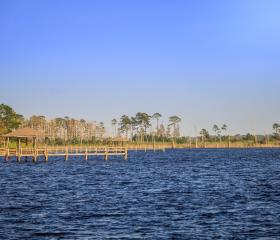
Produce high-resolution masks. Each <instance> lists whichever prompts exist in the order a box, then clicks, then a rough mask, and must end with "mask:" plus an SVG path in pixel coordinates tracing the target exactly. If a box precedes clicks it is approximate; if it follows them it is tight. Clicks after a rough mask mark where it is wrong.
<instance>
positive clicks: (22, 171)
mask: <svg viewBox="0 0 280 240" xmlns="http://www.w3.org/2000/svg"><path fill="white" fill-rule="evenodd" d="M279 186H280V150H276V149H274V150H269V149H267V150H254V149H253V150H227V149H226V150H216V149H212V150H174V151H173V150H170V151H167V152H166V153H152V152H151V153H144V152H137V153H130V157H129V160H128V161H124V160H123V158H122V157H120V158H118V157H116V158H111V159H110V160H109V161H107V162H106V161H104V160H102V158H98V159H96V158H92V159H89V161H84V160H83V159H82V158H70V159H69V161H68V162H65V161H64V160H63V159H62V158H61V159H60V158H51V159H49V162H48V163H45V162H43V161H41V162H40V161H39V162H38V163H36V164H33V163H31V162H27V163H24V162H22V163H20V164H19V163H16V162H15V161H12V162H8V163H5V162H4V161H3V159H1V162H0V187H1V188H0V238H1V239H15V238H29V239H32V238H33V239H89V238H97V239H98V238H100V239H110V238H115V239H143V238H145V239H164V238H166V239H172V238H173V239H191V238H192V239H213V238H224V239H228V238H233V237H235V238H238V239H240V238H241V239H248V238H262V237H267V238H277V237H279V236H280V187H279Z"/></svg>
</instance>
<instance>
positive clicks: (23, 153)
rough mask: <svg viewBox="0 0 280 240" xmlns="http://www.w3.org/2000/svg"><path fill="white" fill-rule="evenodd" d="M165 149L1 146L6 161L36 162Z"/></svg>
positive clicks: (158, 147)
mask: <svg viewBox="0 0 280 240" xmlns="http://www.w3.org/2000/svg"><path fill="white" fill-rule="evenodd" d="M149 150H150V151H154V152H155V151H159V150H162V151H165V147H163V146H155V145H145V146H126V147H107V146H102V147H100V146H99V147H97V146H45V147H36V148H32V147H20V148H0V157H4V159H5V160H6V161H8V160H9V159H10V158H16V159H17V161H18V162H20V161H21V160H22V158H25V159H27V158H28V157H30V158H32V161H33V162H36V161H37V160H38V158H39V157H41V158H44V159H45V161H46V162H47V161H48V159H49V157H55V156H60V157H63V158H64V159H65V160H66V161H67V160H68V159H69V157H71V156H82V157H84V159H85V160H88V158H89V157H91V156H103V157H104V159H105V160H108V159H109V157H110V156H122V157H123V158H124V159H125V160H127V158H128V152H129V151H145V152H146V151H149Z"/></svg>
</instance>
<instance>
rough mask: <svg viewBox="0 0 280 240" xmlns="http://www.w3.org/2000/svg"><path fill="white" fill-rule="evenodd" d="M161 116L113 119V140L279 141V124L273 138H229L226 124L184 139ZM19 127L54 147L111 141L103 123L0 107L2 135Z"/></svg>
mask: <svg viewBox="0 0 280 240" xmlns="http://www.w3.org/2000/svg"><path fill="white" fill-rule="evenodd" d="M162 117H163V116H162V115H161V114H160V113H158V112H157V113H154V114H151V115H150V114H148V113H145V112H138V113H136V114H135V115H134V116H127V115H122V116H121V117H120V118H119V119H116V118H114V119H112V120H111V126H112V128H113V132H114V133H113V136H111V137H112V138H126V139H128V140H130V141H137V142H152V141H161V142H162V141H166V142H171V141H175V142H177V143H187V142H190V141H191V140H193V139H194V138H195V139H196V140H197V139H198V140H200V141H201V142H205V141H208V142H220V143H221V142H222V141H228V140H229V137H230V140H231V141H254V142H267V141H268V140H269V139H272V140H273V139H274V140H280V124H279V123H274V124H273V125H272V130H273V133H272V134H270V135H259V136H256V135H253V134H250V133H248V134H246V135H239V134H237V135H234V136H229V134H228V126H227V125H226V124H223V125H222V126H218V125H217V124H214V125H213V128H212V134H211V133H209V131H208V130H207V129H205V128H203V129H201V130H200V131H199V132H198V133H199V135H198V136H195V137H184V136H181V133H180V123H181V121H182V119H181V118H180V117H179V116H176V115H174V116H170V117H169V118H168V123H167V124H166V125H164V124H163V121H161V119H162ZM19 127H31V128H33V129H37V130H40V131H42V132H44V133H45V134H46V135H47V136H49V139H50V141H51V142H53V143H54V144H65V143H70V144H82V143H89V144H90V143H96V142H98V141H104V139H107V140H108V135H107V136H106V135H105V133H106V129H105V126H104V123H103V122H99V123H97V122H88V121H86V120H84V119H74V118H70V117H67V116H66V117H57V118H54V119H51V120H47V119H46V117H45V116H36V115H34V116H31V117H30V118H24V117H23V116H22V115H21V114H18V113H17V112H15V111H14V110H13V109H12V108H11V107H10V106H8V105H5V104H0V135H2V134H5V133H8V132H11V131H13V130H15V129H17V128H19Z"/></svg>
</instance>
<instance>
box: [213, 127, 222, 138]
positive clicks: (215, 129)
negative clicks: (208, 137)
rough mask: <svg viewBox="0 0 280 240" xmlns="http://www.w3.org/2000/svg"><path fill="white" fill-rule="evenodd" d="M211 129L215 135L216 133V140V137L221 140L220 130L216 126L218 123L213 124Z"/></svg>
mask: <svg viewBox="0 0 280 240" xmlns="http://www.w3.org/2000/svg"><path fill="white" fill-rule="evenodd" d="M213 131H214V132H215V135H216V140H217V139H218V138H220V141H221V130H220V128H219V127H218V125H216V124H215V125H214V126H213Z"/></svg>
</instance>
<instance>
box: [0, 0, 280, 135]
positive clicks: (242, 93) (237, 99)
mask: <svg viewBox="0 0 280 240" xmlns="http://www.w3.org/2000/svg"><path fill="white" fill-rule="evenodd" d="M279 12H280V2H279V1H276V0H266V1H261V0H254V1H253V0H242V1H241V0H237V1H221V0H219V1H218V0H214V1H211V2H209V1H206V0H201V1H183V0H182V1H180V0H176V1H167V0H162V1H159V0H154V1H147V0H141V1H124V0H120V1H112V0H111V1H109V0H104V1H85V0H81V1H74V0H73V1H72V0H68V1H66V0H57V1H54V0H48V1H45V0H42V1H35V0H21V1H20V0H17V1H15V0H11V1H8V0H3V1H1V2H0V31H1V32H0V34H1V37H0V83H1V94H0V103H5V104H8V105H10V106H12V107H13V108H14V109H15V111H17V112H18V113H20V114H23V115H24V116H25V117H29V116H31V115H45V116H46V117H47V118H49V119H50V118H54V117H64V116H70V117H74V118H78V119H79V118H84V119H86V120H88V121H98V122H100V121H103V122H105V123H106V126H107V127H108V128H109V130H110V121H111V119H113V118H119V117H120V116H121V115H122V114H127V115H129V116H131V115H134V114H135V113H137V112H139V111H140V112H147V113H149V114H153V113H155V112H160V113H161V114H162V115H163V116H164V118H163V121H164V123H165V124H166V123H167V119H168V117H169V116H172V115H178V116H180V117H181V118H182V124H181V130H182V133H183V134H184V135H194V132H195V130H194V129H195V126H196V128H197V129H198V131H199V129H201V128H206V129H207V130H209V131H210V132H212V131H211V129H212V126H213V124H218V125H222V124H224V123H225V124H227V125H228V126H229V131H230V133H231V134H236V133H241V134H245V133H248V132H251V133H256V134H268V133H271V132H272V124H273V123H274V122H280V105H279V104H280V95H279V89H280V67H279V66H280V45H279V42H280V15H279Z"/></svg>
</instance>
